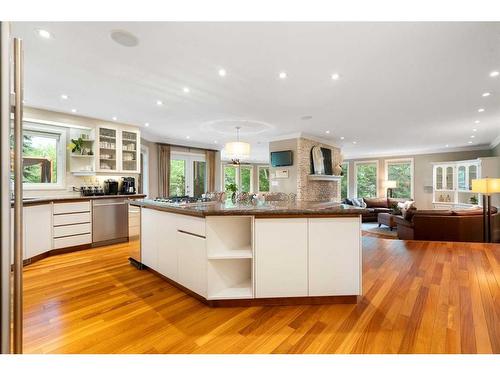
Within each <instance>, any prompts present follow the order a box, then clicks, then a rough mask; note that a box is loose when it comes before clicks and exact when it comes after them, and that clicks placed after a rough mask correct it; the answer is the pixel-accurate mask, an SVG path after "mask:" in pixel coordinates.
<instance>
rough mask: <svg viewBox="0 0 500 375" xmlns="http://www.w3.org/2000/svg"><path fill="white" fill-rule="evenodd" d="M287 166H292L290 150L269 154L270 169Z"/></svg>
mask: <svg viewBox="0 0 500 375" xmlns="http://www.w3.org/2000/svg"><path fill="white" fill-rule="evenodd" d="M289 165H293V156H292V151H291V150H287V151H275V152H271V166H272V167H286V166H289Z"/></svg>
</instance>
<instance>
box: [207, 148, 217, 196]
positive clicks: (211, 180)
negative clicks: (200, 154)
mask: <svg viewBox="0 0 500 375" xmlns="http://www.w3.org/2000/svg"><path fill="white" fill-rule="evenodd" d="M205 161H206V163H207V191H209V192H214V191H215V151H214V150H206V151H205Z"/></svg>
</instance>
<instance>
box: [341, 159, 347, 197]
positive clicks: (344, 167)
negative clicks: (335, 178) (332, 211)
mask: <svg viewBox="0 0 500 375" xmlns="http://www.w3.org/2000/svg"><path fill="white" fill-rule="evenodd" d="M348 197H349V163H348V162H346V163H342V180H340V198H341V199H345V198H348Z"/></svg>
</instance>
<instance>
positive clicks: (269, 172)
mask: <svg viewBox="0 0 500 375" xmlns="http://www.w3.org/2000/svg"><path fill="white" fill-rule="evenodd" d="M262 168H266V169H267V171H268V173H267V174H268V177H267V180H268V185H269V190H268V191H261V190H260V170H261V169H262ZM257 190H258V193H269V191H271V171H270V166H269V165H258V166H257Z"/></svg>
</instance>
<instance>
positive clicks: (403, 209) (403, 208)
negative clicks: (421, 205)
mask: <svg viewBox="0 0 500 375" xmlns="http://www.w3.org/2000/svg"><path fill="white" fill-rule="evenodd" d="M414 204H415V202H414V201H406V202H404V203H398V208H399V209H400V210H401V215H403V217H406V211H408V210H409V209H410V208H411V207H414Z"/></svg>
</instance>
